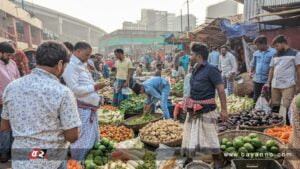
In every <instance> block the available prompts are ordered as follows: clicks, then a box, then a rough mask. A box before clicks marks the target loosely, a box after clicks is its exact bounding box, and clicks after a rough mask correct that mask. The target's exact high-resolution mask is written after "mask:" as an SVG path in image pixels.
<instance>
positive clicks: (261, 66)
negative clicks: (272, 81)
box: [250, 35, 276, 102]
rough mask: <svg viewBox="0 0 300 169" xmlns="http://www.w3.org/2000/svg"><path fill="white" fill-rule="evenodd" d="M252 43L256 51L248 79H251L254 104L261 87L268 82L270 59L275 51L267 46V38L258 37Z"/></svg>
mask: <svg viewBox="0 0 300 169" xmlns="http://www.w3.org/2000/svg"><path fill="white" fill-rule="evenodd" d="M254 43H255V45H256V46H257V48H258V50H257V51H255V52H254V53H253V59H252V61H251V72H250V77H253V83H254V95H253V99H254V101H255V102H256V101H257V99H258V98H259V96H260V94H261V90H262V87H263V86H264V85H265V83H267V81H268V76H269V69H270V62H271V59H272V57H273V56H274V55H275V54H276V50H275V49H273V48H270V47H269V46H268V44H267V38H266V37H265V36H263V35H262V36H258V37H257V38H256V39H255V41H254Z"/></svg>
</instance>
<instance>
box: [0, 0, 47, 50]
mask: <svg viewBox="0 0 300 169" xmlns="http://www.w3.org/2000/svg"><path fill="white" fill-rule="evenodd" d="M8 40H12V41H15V42H17V45H18V48H20V49H25V48H30V47H37V45H39V44H40V43H41V41H42V22H41V21H40V20H39V19H37V18H36V17H33V16H32V15H30V13H28V12H26V11H25V10H23V9H22V8H18V7H17V6H16V5H15V4H14V3H13V2H11V1H8V0H0V42H2V41H8Z"/></svg>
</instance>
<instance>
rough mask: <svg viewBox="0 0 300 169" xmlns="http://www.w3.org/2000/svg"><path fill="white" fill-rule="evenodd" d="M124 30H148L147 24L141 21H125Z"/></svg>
mask: <svg viewBox="0 0 300 169" xmlns="http://www.w3.org/2000/svg"><path fill="white" fill-rule="evenodd" d="M123 30H146V25H145V24H143V23H142V22H141V21H138V22H137V23H134V22H128V21H125V22H123Z"/></svg>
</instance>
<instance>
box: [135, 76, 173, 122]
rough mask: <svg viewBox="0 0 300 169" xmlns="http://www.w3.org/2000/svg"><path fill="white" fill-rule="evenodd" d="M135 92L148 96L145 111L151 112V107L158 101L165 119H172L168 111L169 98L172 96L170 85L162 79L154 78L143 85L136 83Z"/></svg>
mask: <svg viewBox="0 0 300 169" xmlns="http://www.w3.org/2000/svg"><path fill="white" fill-rule="evenodd" d="M133 91H134V92H135V93H136V94H137V95H138V94H144V93H146V94H147V99H146V105H145V110H146V111H150V109H151V107H152V106H153V105H155V104H156V103H157V102H158V101H160V102H161V109H162V111H163V113H164V117H165V119H170V118H171V117H170V113H169V110H168V97H169V94H170V84H169V82H168V81H167V80H166V79H164V78H162V77H158V76H157V77H152V78H151V79H149V80H146V81H145V82H143V83H142V84H139V83H136V84H135V85H134V86H133Z"/></svg>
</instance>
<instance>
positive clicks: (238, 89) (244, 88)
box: [233, 73, 253, 97]
mask: <svg viewBox="0 0 300 169" xmlns="http://www.w3.org/2000/svg"><path fill="white" fill-rule="evenodd" d="M233 85H234V90H233V92H234V94H235V95H237V96H240V97H245V96H249V95H251V93H252V92H253V81H252V79H251V78H250V77H249V75H248V73H243V74H240V75H238V76H237V77H236V78H235V79H234V84H233Z"/></svg>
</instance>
